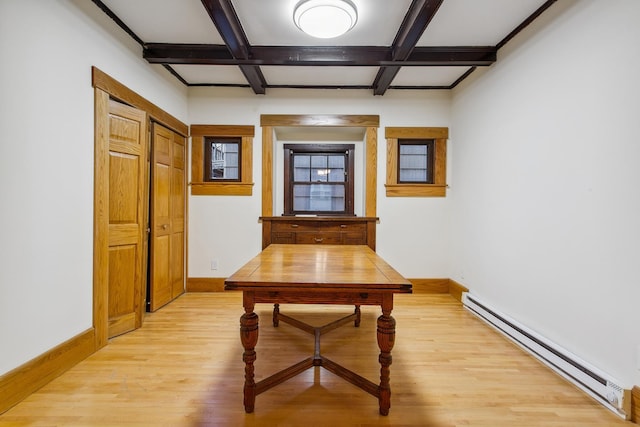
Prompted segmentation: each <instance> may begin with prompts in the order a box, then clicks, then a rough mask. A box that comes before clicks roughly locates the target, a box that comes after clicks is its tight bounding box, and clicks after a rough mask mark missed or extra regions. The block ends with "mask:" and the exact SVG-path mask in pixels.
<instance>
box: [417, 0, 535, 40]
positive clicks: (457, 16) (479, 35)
mask: <svg viewBox="0 0 640 427" xmlns="http://www.w3.org/2000/svg"><path fill="white" fill-rule="evenodd" d="M540 6H541V2H540V0H446V1H444V2H443V3H442V6H440V9H438V13H437V14H436V16H435V17H434V18H433V20H432V21H431V23H430V24H429V26H428V27H427V29H426V30H425V31H424V33H422V37H421V38H420V40H419V41H418V44H417V46H495V45H497V44H498V43H500V41H502V39H504V38H505V37H506V36H507V35H508V34H509V33H510V32H511V31H512V30H513V29H515V28H516V27H517V26H518V25H520V23H521V22H523V21H524V20H525V19H527V17H528V16H529V15H531V14H532V13H533V12H535V11H536V10H537V9H538V8H539V7H540Z"/></svg>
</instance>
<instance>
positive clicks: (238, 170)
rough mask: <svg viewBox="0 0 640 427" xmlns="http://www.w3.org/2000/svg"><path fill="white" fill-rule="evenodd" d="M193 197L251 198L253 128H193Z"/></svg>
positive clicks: (215, 126) (210, 126) (232, 126)
mask: <svg viewBox="0 0 640 427" xmlns="http://www.w3.org/2000/svg"><path fill="white" fill-rule="evenodd" d="M190 133H191V183H190V186H191V194H193V195H199V196H251V194H252V188H253V182H252V180H253V178H252V176H253V175H252V172H253V171H252V169H253V136H254V127H253V126H242V125H191V127H190Z"/></svg>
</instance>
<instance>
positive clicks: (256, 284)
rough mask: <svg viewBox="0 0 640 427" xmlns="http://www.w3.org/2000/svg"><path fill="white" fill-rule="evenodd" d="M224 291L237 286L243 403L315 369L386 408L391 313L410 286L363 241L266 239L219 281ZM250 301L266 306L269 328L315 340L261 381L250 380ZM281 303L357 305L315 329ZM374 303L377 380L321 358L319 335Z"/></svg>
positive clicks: (253, 325) (254, 329) (253, 328)
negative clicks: (293, 330)
mask: <svg viewBox="0 0 640 427" xmlns="http://www.w3.org/2000/svg"><path fill="white" fill-rule="evenodd" d="M225 290H241V291H242V293H243V298H242V301H243V306H244V314H242V316H241V317H240V339H241V342H242V346H243V347H244V352H243V355H242V359H243V361H244V363H245V382H244V408H245V411H246V412H247V413H251V412H253V411H254V407H255V399H256V396H257V395H258V394H260V393H263V392H265V391H267V390H269V389H270V388H272V387H274V386H276V385H278V384H281V383H282V382H284V381H286V380H288V379H290V378H292V377H294V376H296V375H298V374H300V373H302V372H304V371H305V370H307V369H309V368H311V367H315V366H319V367H323V368H325V369H327V370H328V371H330V372H332V373H334V374H336V375H338V376H340V377H342V378H344V379H346V380H347V381H349V382H350V383H352V384H354V385H356V386H358V387H360V388H361V389H363V390H364V391H366V392H368V393H369V394H371V395H373V396H375V397H377V398H378V401H379V407H380V414H382V415H388V413H389V408H390V407H391V387H390V385H389V367H390V365H391V361H392V358H391V350H392V348H393V345H394V341H395V334H396V322H395V319H394V318H393V317H392V316H391V311H392V310H393V295H394V294H397V293H411V291H412V288H411V283H410V282H409V281H408V280H407V279H405V278H404V277H402V275H400V274H399V273H398V272H397V271H396V270H394V269H393V268H392V267H391V266H390V265H389V264H388V263H387V262H386V261H384V260H383V259H382V258H381V257H380V256H378V255H377V254H376V252H374V251H373V250H372V249H371V248H369V247H368V246H366V245H321V244H316V245H314V244H310V245H301V244H290V245H289V244H288V245H281V244H272V245H270V246H268V247H266V248H265V249H264V250H263V251H262V252H260V253H259V254H258V255H257V256H256V257H255V258H253V259H251V260H250V261H249V262H247V263H246V264H245V265H244V266H243V267H241V268H240V269H239V270H238V271H236V272H235V273H234V274H233V275H231V276H230V277H229V278H228V279H227V280H226V281H225ZM256 303H272V304H274V308H273V319H272V321H273V325H274V326H278V324H279V322H280V321H282V322H285V323H288V324H290V325H292V326H294V327H297V328H299V329H301V330H303V331H306V332H308V333H310V334H312V335H313V336H314V337H315V349H314V354H313V355H311V356H310V357H308V358H306V359H304V360H303V361H301V362H299V363H297V364H295V365H293V366H291V367H289V368H286V369H284V370H282V371H280V372H277V373H275V374H273V375H271V376H269V377H267V378H264V379H262V380H261V381H259V382H255V379H254V362H255V361H256V351H255V347H256V344H257V342H258V315H257V314H256V313H255V312H254V308H255V304H256ZM280 304H342V305H351V306H355V310H354V312H353V314H350V315H348V316H346V317H343V318H341V319H338V320H336V321H334V322H331V323H329V324H327V325H324V326H322V327H314V326H311V325H308V324H306V323H304V322H301V321H299V320H296V319H294V318H291V317H289V316H287V315H285V314H283V313H280ZM361 305H379V306H380V307H381V309H382V314H381V315H380V316H379V317H378V320H377V341H378V347H379V349H380V354H379V357H378V360H379V363H380V382H379V383H373V382H372V381H369V380H368V379H366V378H364V377H362V376H360V375H359V374H357V373H355V372H353V371H350V370H349V369H346V368H344V367H343V366H341V365H339V364H338V363H336V362H334V361H332V360H330V359H328V358H326V357H324V356H322V354H321V353H320V337H321V336H322V335H323V334H324V333H326V332H328V331H330V330H333V329H335V328H337V327H339V326H341V325H344V324H346V323H351V322H353V323H354V326H356V327H357V326H359V325H360V306H361Z"/></svg>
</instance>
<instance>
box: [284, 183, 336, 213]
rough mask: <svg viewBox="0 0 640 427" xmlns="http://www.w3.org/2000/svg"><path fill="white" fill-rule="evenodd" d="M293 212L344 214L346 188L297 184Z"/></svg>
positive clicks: (294, 190)
mask: <svg viewBox="0 0 640 427" xmlns="http://www.w3.org/2000/svg"><path fill="white" fill-rule="evenodd" d="M293 210H294V211H296V212H303V211H323V212H343V211H344V210H345V188H344V186H343V185H328V184H296V185H294V186H293Z"/></svg>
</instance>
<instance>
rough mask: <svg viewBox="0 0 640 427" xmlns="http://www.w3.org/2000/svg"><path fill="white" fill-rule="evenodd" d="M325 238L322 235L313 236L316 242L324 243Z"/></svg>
mask: <svg viewBox="0 0 640 427" xmlns="http://www.w3.org/2000/svg"><path fill="white" fill-rule="evenodd" d="M323 240H324V239H323V238H322V237H314V238H313V241H314V242H316V243H322V241H323Z"/></svg>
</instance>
